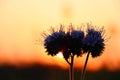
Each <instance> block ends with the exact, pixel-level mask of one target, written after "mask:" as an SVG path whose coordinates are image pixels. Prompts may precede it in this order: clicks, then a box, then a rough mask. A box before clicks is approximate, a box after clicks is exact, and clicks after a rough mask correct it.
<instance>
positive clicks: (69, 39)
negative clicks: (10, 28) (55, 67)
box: [44, 26, 84, 59]
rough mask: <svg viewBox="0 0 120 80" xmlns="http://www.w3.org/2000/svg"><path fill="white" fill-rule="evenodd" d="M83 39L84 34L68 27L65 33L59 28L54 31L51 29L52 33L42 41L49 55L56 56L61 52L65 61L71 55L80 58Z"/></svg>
mask: <svg viewBox="0 0 120 80" xmlns="http://www.w3.org/2000/svg"><path fill="white" fill-rule="evenodd" d="M83 39H84V32H83V31H81V30H75V29H74V28H73V26H71V27H69V29H68V30H67V31H65V30H64V29H63V28H61V27H60V29H59V30H57V31H55V29H53V28H52V33H51V34H50V35H47V36H46V38H45V40H44V47H45V48H46V52H48V54H49V55H52V56H54V55H56V54H57V53H58V52H60V51H61V52H62V53H63V56H64V58H65V59H68V58H69V57H70V56H71V55H77V56H80V55H81V54H82V45H83V43H82V40H83Z"/></svg>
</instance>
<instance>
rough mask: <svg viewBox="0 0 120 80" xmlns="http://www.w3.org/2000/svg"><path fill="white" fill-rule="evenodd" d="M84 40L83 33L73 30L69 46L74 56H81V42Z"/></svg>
mask: <svg viewBox="0 0 120 80" xmlns="http://www.w3.org/2000/svg"><path fill="white" fill-rule="evenodd" d="M83 38H84V32H83V31H81V30H73V31H72V32H71V45H70V50H71V52H72V53H73V54H74V55H77V56H81V54H82V46H83V43H82V40H83Z"/></svg>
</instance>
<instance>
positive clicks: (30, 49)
mask: <svg viewBox="0 0 120 80" xmlns="http://www.w3.org/2000/svg"><path fill="white" fill-rule="evenodd" d="M86 22H92V24H94V25H98V26H105V29H106V33H107V36H111V38H110V39H109V40H108V41H107V42H106V49H105V51H104V53H103V55H101V56H100V57H98V58H95V59H92V58H90V60H89V62H88V69H93V70H96V69H99V68H101V67H106V68H107V69H110V70H116V69H120V66H119V65H120V0H0V64H1V65H3V64H7V63H9V64H13V65H16V64H17V65H21V64H23V63H25V64H26V63H29V64H32V63H41V64H45V65H46V64H47V65H58V66H61V67H64V68H65V67H68V65H67V63H66V62H65V61H64V59H62V58H58V57H51V56H48V55H47V53H45V49H44V47H43V38H42V37H41V35H40V34H41V33H42V32H43V31H46V30H48V29H49V28H50V27H51V26H54V27H55V26H58V25H59V24H64V25H69V24H70V23H72V24H73V25H75V26H80V25H81V24H82V23H86ZM85 56H86V55H83V57H79V58H76V59H75V67H77V68H81V67H82V66H83V63H84V61H85ZM111 65H112V66H111ZM93 66H94V67H93Z"/></svg>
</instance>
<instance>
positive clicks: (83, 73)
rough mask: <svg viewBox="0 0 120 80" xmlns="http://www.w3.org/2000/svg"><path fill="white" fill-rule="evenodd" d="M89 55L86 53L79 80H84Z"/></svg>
mask: <svg viewBox="0 0 120 80" xmlns="http://www.w3.org/2000/svg"><path fill="white" fill-rule="evenodd" d="M89 55H90V52H88V54H87V57H86V61H85V64H84V68H83V71H82V75H81V80H84V78H85V72H86V66H87V62H88V58H89Z"/></svg>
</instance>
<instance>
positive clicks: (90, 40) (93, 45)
mask: <svg viewBox="0 0 120 80" xmlns="http://www.w3.org/2000/svg"><path fill="white" fill-rule="evenodd" d="M87 26H88V29H87V34H86V36H85V38H84V40H83V52H84V53H86V52H87V53H88V54H87V57H86V61H85V64H84V68H83V71H82V75H81V80H84V78H85V71H86V66H87V62H88V58H89V54H90V53H91V55H92V57H97V56H100V55H101V54H102V53H103V51H104V48H105V43H104V41H105V39H104V29H103V28H98V29H97V28H96V29H95V28H94V27H93V26H91V25H90V24H88V25H87Z"/></svg>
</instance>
